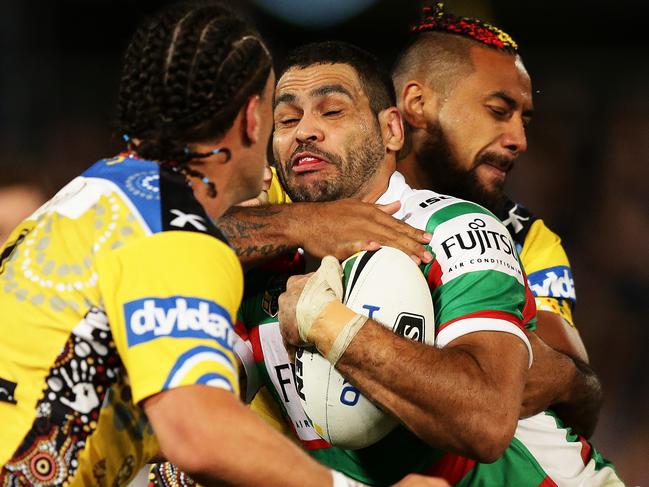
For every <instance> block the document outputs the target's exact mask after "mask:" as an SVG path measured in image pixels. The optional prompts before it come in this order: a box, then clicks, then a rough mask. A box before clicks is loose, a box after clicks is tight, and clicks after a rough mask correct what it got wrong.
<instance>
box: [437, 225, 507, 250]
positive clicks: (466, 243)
mask: <svg viewBox="0 0 649 487" xmlns="http://www.w3.org/2000/svg"><path fill="white" fill-rule="evenodd" d="M467 227H468V228H466V229H464V230H463V231H460V232H459V233H456V234H455V235H451V236H450V237H448V238H447V239H445V240H443V241H442V248H443V249H444V253H445V254H446V257H447V258H448V259H450V258H451V257H453V255H454V254H457V253H460V252H462V250H474V249H476V250H479V251H480V255H484V254H485V252H486V251H487V249H492V250H498V251H501V252H504V253H505V254H507V255H512V254H513V249H512V243H511V241H510V240H509V235H508V234H505V233H504V232H498V231H494V230H489V229H487V228H486V227H487V222H486V221H485V220H484V219H483V218H474V219H473V220H472V221H471V222H469V224H468V225H467Z"/></svg>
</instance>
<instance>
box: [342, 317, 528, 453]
mask: <svg viewBox="0 0 649 487" xmlns="http://www.w3.org/2000/svg"><path fill="white" fill-rule="evenodd" d="M386 342H388V343H390V346H389V347H387V346H381V347H372V346H368V344H372V343H381V344H383V345H385V344H386ZM520 365H521V367H520V369H521V373H520V374H518V379H517V380H518V385H516V384H515V382H516V379H514V380H512V381H510V382H509V383H507V381H504V382H503V381H501V380H499V378H496V377H493V376H490V374H489V373H488V372H487V371H485V370H483V369H482V368H481V365H480V363H479V362H478V361H477V360H476V358H475V356H474V354H473V353H472V351H471V350H470V347H466V348H465V347H463V346H461V345H459V346H453V347H448V348H446V349H442V350H440V349H437V348H433V347H430V346H427V345H423V344H421V343H417V342H412V341H408V340H405V339H402V338H400V337H397V336H395V335H394V334H393V333H392V332H391V331H389V330H387V329H386V328H384V327H382V326H380V325H378V324H376V323H375V322H368V323H367V324H366V325H365V326H364V327H363V328H362V329H361V330H360V332H359V333H358V335H357V336H356V338H355V339H354V340H353V341H352V343H351V344H350V346H349V347H348V348H347V350H346V352H345V353H344V354H343V356H342V357H341V359H340V361H339V362H338V364H337V365H336V367H337V368H338V370H339V371H340V372H341V373H342V374H343V375H344V376H345V377H346V378H347V379H348V380H349V381H350V382H351V383H352V384H354V385H355V386H356V387H358V388H359V389H360V390H361V391H362V392H363V393H364V394H365V395H366V396H368V397H370V398H371V399H372V400H374V401H375V402H377V403H379V404H380V405H381V406H382V407H383V408H384V409H385V410H386V411H389V412H390V413H391V414H392V415H394V416H395V417H397V418H399V419H400V421H401V422H402V423H404V424H405V425H406V426H407V427H408V428H409V429H410V430H412V431H413V432H414V433H415V434H417V435H418V436H420V437H421V438H422V439H423V440H424V441H426V442H428V443H430V444H431V445H434V446H435V447H439V448H443V449H445V450H449V451H454V452H457V453H460V454H463V455H467V456H470V457H473V458H477V459H479V460H482V461H493V460H494V459H495V458H497V457H498V456H499V455H500V453H501V448H504V446H503V445H505V446H506V445H507V444H509V441H510V440H511V437H512V436H513V432H514V429H515V427H516V422H517V417H516V413H515V411H516V409H517V407H518V406H517V404H518V403H517V402H516V401H518V400H520V397H521V394H522V384H523V382H524V378H523V373H524V365H523V364H522V363H521V364H520ZM512 367H513V368H515V367H516V364H513V365H512ZM517 389H518V390H517Z"/></svg>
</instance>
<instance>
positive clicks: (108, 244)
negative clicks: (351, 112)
mask: <svg viewBox="0 0 649 487" xmlns="http://www.w3.org/2000/svg"><path fill="white" fill-rule="evenodd" d="M115 42H122V40H121V39H115ZM273 85H274V75H273V72H272V63H271V58H270V54H269V52H268V50H267V49H266V47H265V45H264V43H263V41H262V40H261V38H260V36H259V34H258V33H257V32H256V31H255V30H254V29H253V28H251V27H250V26H248V25H247V23H246V22H244V21H243V20H242V19H241V18H239V17H238V16H237V15H235V14H233V13H231V12H230V11H229V10H227V9H225V8H224V7H222V6H220V5H218V4H213V3H202V4H179V5H176V6H173V7H169V8H167V9H165V10H162V11H161V12H160V13H159V14H157V15H155V16H153V17H152V18H150V19H149V20H147V21H146V22H144V23H143V24H142V25H141V26H140V28H139V29H138V31H137V32H136V34H135V37H134V38H133V40H132V41H131V43H130V45H129V48H128V50H127V52H126V56H125V58H124V65H123V76H122V80H121V87H120V95H119V104H118V124H119V128H120V131H121V132H122V133H123V134H124V138H125V139H126V140H127V142H128V146H129V152H128V153H124V154H121V155H119V156H117V157H114V158H110V159H103V160H100V161H98V162H97V163H95V164H94V165H93V166H91V167H90V168H89V169H88V170H87V171H85V172H84V173H83V174H82V175H81V176H79V177H77V178H75V179H74V180H73V181H72V182H70V183H69V184H68V185H66V186H65V187H64V188H63V189H62V190H61V191H60V192H59V193H58V194H57V195H56V196H55V197H54V198H52V199H51V200H50V201H49V202H48V203H46V204H45V205H44V206H42V207H41V208H40V209H38V210H37V211H36V212H35V213H34V214H32V215H31V216H30V217H28V218H27V219H26V220H24V221H23V222H22V223H21V224H20V225H19V226H18V227H17V228H16V229H15V230H14V231H13V232H12V233H11V235H10V236H9V238H8V241H7V243H6V244H5V245H4V246H3V247H2V248H0V286H1V287H0V289H1V291H0V310H1V315H0V316H1V320H0V424H1V425H2V427H1V428H0V484H1V485H12V486H16V485H70V486H79V485H124V484H127V483H128V481H129V480H130V479H131V478H132V477H133V476H134V474H135V473H136V472H137V471H138V470H139V468H141V467H142V466H143V465H144V464H145V463H146V462H148V461H150V460H151V459H152V458H154V457H155V456H159V455H162V456H164V457H165V458H168V459H169V460H171V461H173V462H175V463H176V464H177V465H178V466H180V467H181V468H182V469H183V470H185V471H186V472H188V473H190V474H191V475H192V476H193V477H194V478H196V479H198V480H200V481H201V482H203V483H205V484H206V485H210V484H215V483H218V484H219V485H223V484H228V485H230V484H236V485H250V486H253V485H254V486H256V485H266V486H272V485H276V486H289V485H295V486H303V485H323V486H331V485H332V484H333V485H336V486H337V485H354V484H353V483H351V482H348V480H347V479H346V478H345V477H344V476H341V475H340V474H337V473H335V474H334V473H332V472H331V471H329V470H327V469H326V468H325V467H323V466H320V465H318V464H317V463H316V462H315V461H313V460H310V459H309V458H308V457H307V456H306V455H305V454H304V453H303V452H301V451H300V450H299V449H298V448H297V447H296V446H295V445H294V444H293V443H291V442H290V441H289V440H288V439H286V438H283V437H282V436H281V435H279V434H278V433H276V432H275V431H273V430H272V429H271V428H269V427H268V426H266V425H265V424H264V423H263V422H262V421H261V420H259V419H258V418H257V417H255V416H254V414H253V413H251V412H250V410H249V409H248V408H246V407H245V406H244V405H243V404H242V403H241V402H240V401H239V400H238V397H237V393H238V391H239V384H238V378H237V376H238V374H237V363H236V359H235V356H234V353H233V343H234V341H235V334H234V332H233V328H232V317H233V316H234V315H235V313H236V311H237V308H238V306H239V304H240V301H241V295H242V290H243V283H242V270H241V265H240V264H239V261H238V259H237V257H236V255H235V253H234V252H233V251H232V250H231V249H230V248H229V246H228V245H227V243H226V241H225V239H224V238H223V236H222V235H221V233H220V232H219V231H218V230H217V229H216V227H215V226H214V224H213V219H215V218H218V217H219V216H220V215H221V214H222V213H223V212H224V211H225V210H226V209H227V208H228V207H229V206H231V205H232V204H235V203H237V202H239V201H242V200H245V199H248V198H252V197H254V196H255V195H257V194H258V193H259V191H260V189H261V181H262V174H263V171H264V162H265V152H266V143H267V141H268V138H269V136H270V131H271V126H272V108H271V98H272V90H273ZM190 185H191V186H190ZM244 452H245V455H244V454H243V453H244ZM287 472H290V473H289V474H287ZM403 485H438V483H437V481H435V480H432V481H429V480H427V479H416V478H415V479H413V478H410V479H407V480H406V481H404V484H403Z"/></svg>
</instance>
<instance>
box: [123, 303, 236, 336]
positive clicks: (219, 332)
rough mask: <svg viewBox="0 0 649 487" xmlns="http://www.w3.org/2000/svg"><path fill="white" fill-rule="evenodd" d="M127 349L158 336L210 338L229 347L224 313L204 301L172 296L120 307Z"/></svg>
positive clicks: (228, 322)
mask: <svg viewBox="0 0 649 487" xmlns="http://www.w3.org/2000/svg"><path fill="white" fill-rule="evenodd" d="M124 316H125V320H126V330H127V339H128V346H129V347H132V346H134V345H138V344H140V343H144V342H148V341H151V340H155V339H156V338H162V337H176V338H214V339H216V340H217V341H219V342H220V343H221V344H224V345H226V344H227V346H228V347H229V348H232V343H233V336H232V323H231V320H230V316H229V314H228V312H227V311H226V310H225V309H223V308H222V307H221V306H219V305H218V304H216V303H214V302H212V301H207V300H204V299H199V298H193V297H185V296H172V297H170V298H144V299H138V300H136V301H130V302H128V303H126V304H125V305H124Z"/></svg>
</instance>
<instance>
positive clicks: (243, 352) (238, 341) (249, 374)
mask: <svg viewBox="0 0 649 487" xmlns="http://www.w3.org/2000/svg"><path fill="white" fill-rule="evenodd" d="M233 352H234V353H235V355H236V356H237V357H239V361H240V362H241V365H242V366H243V370H244V372H245V374H246V391H245V394H244V397H243V399H244V401H245V402H246V403H250V401H252V400H253V398H254V397H255V394H257V391H259V388H260V387H261V381H260V380H259V372H258V371H257V366H256V365H255V358H254V356H253V354H252V344H251V343H250V342H249V341H248V340H244V339H242V338H241V337H239V336H238V335H236V334H235V337H234V347H233Z"/></svg>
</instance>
